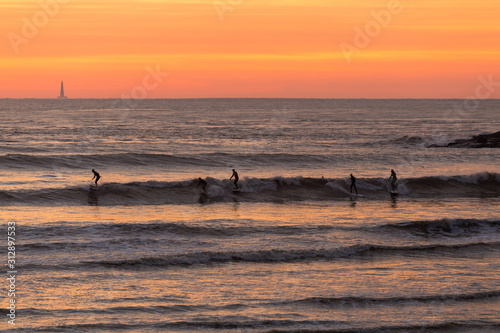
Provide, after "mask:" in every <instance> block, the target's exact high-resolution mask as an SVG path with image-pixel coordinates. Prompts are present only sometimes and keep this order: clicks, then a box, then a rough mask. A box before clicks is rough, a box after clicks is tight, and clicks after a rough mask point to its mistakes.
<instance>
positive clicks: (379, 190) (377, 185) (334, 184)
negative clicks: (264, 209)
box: [0, 172, 500, 205]
mask: <svg viewBox="0 0 500 333" xmlns="http://www.w3.org/2000/svg"><path fill="white" fill-rule="evenodd" d="M207 181H208V184H209V185H208V187H207V193H206V194H204V193H200V191H199V190H198V189H196V184H197V182H196V180H186V181H177V182H160V181H147V182H130V183H105V184H103V185H100V186H99V187H98V188H97V189H95V188H93V187H89V186H88V185H80V186H71V187H66V188H44V189H38V190H11V191H0V203H1V205H87V204H90V205H161V204H190V203H207V202H224V201H228V202H233V201H241V202H280V203H283V202H292V201H306V200H345V199H348V198H351V194H350V193H349V186H350V181H349V180H348V179H347V178H343V179H340V178H339V179H327V178H304V177H290V178H284V177H274V178H266V179H260V178H245V179H243V180H240V182H239V185H240V187H241V191H240V192H237V193H235V192H233V185H232V183H231V182H230V181H229V180H227V179H215V178H207ZM357 187H358V191H359V193H360V194H362V195H363V196H364V197H365V198H366V199H370V200H382V199H386V198H387V197H389V190H388V189H389V184H388V182H387V180H386V179H383V178H359V179H358V182H357ZM397 187H398V192H399V195H400V196H401V197H409V198H454V197H462V198H467V197H471V198H474V197H498V196H500V174H497V173H488V172H482V173H477V174H473V175H464V176H434V177H420V178H409V179H400V180H398V183H397Z"/></svg>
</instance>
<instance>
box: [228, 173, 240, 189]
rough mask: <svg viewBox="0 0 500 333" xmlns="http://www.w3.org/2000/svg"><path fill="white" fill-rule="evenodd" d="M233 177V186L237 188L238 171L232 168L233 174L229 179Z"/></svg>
mask: <svg viewBox="0 0 500 333" xmlns="http://www.w3.org/2000/svg"><path fill="white" fill-rule="evenodd" d="M233 177H234V186H236V189H237V190H239V187H238V179H240V178H239V177H238V173H237V172H236V170H234V169H233V175H232V176H231V178H229V180H231V179H233Z"/></svg>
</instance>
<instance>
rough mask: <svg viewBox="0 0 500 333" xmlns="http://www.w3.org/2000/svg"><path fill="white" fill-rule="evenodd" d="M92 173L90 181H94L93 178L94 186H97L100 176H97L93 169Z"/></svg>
mask: <svg viewBox="0 0 500 333" xmlns="http://www.w3.org/2000/svg"><path fill="white" fill-rule="evenodd" d="M92 172H93V173H94V177H92V180H94V178H95V186H97V182H98V181H99V179H101V175H99V173H98V172H97V171H95V170H94V169H92Z"/></svg>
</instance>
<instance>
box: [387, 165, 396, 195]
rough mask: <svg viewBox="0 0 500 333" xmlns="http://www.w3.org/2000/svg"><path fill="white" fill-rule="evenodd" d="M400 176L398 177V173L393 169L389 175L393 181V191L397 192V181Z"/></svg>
mask: <svg viewBox="0 0 500 333" xmlns="http://www.w3.org/2000/svg"><path fill="white" fill-rule="evenodd" d="M397 180H398V177H396V173H395V172H394V170H392V169H391V176H390V177H389V181H390V182H391V191H393V192H396V181H397Z"/></svg>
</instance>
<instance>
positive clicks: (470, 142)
mask: <svg viewBox="0 0 500 333" xmlns="http://www.w3.org/2000/svg"><path fill="white" fill-rule="evenodd" d="M429 147H430V148H434V147H450V148H500V131H499V132H496V133H493V134H482V135H476V136H473V137H472V139H462V140H455V141H453V142H450V143H448V144H447V145H445V146H438V145H431V146H429Z"/></svg>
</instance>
